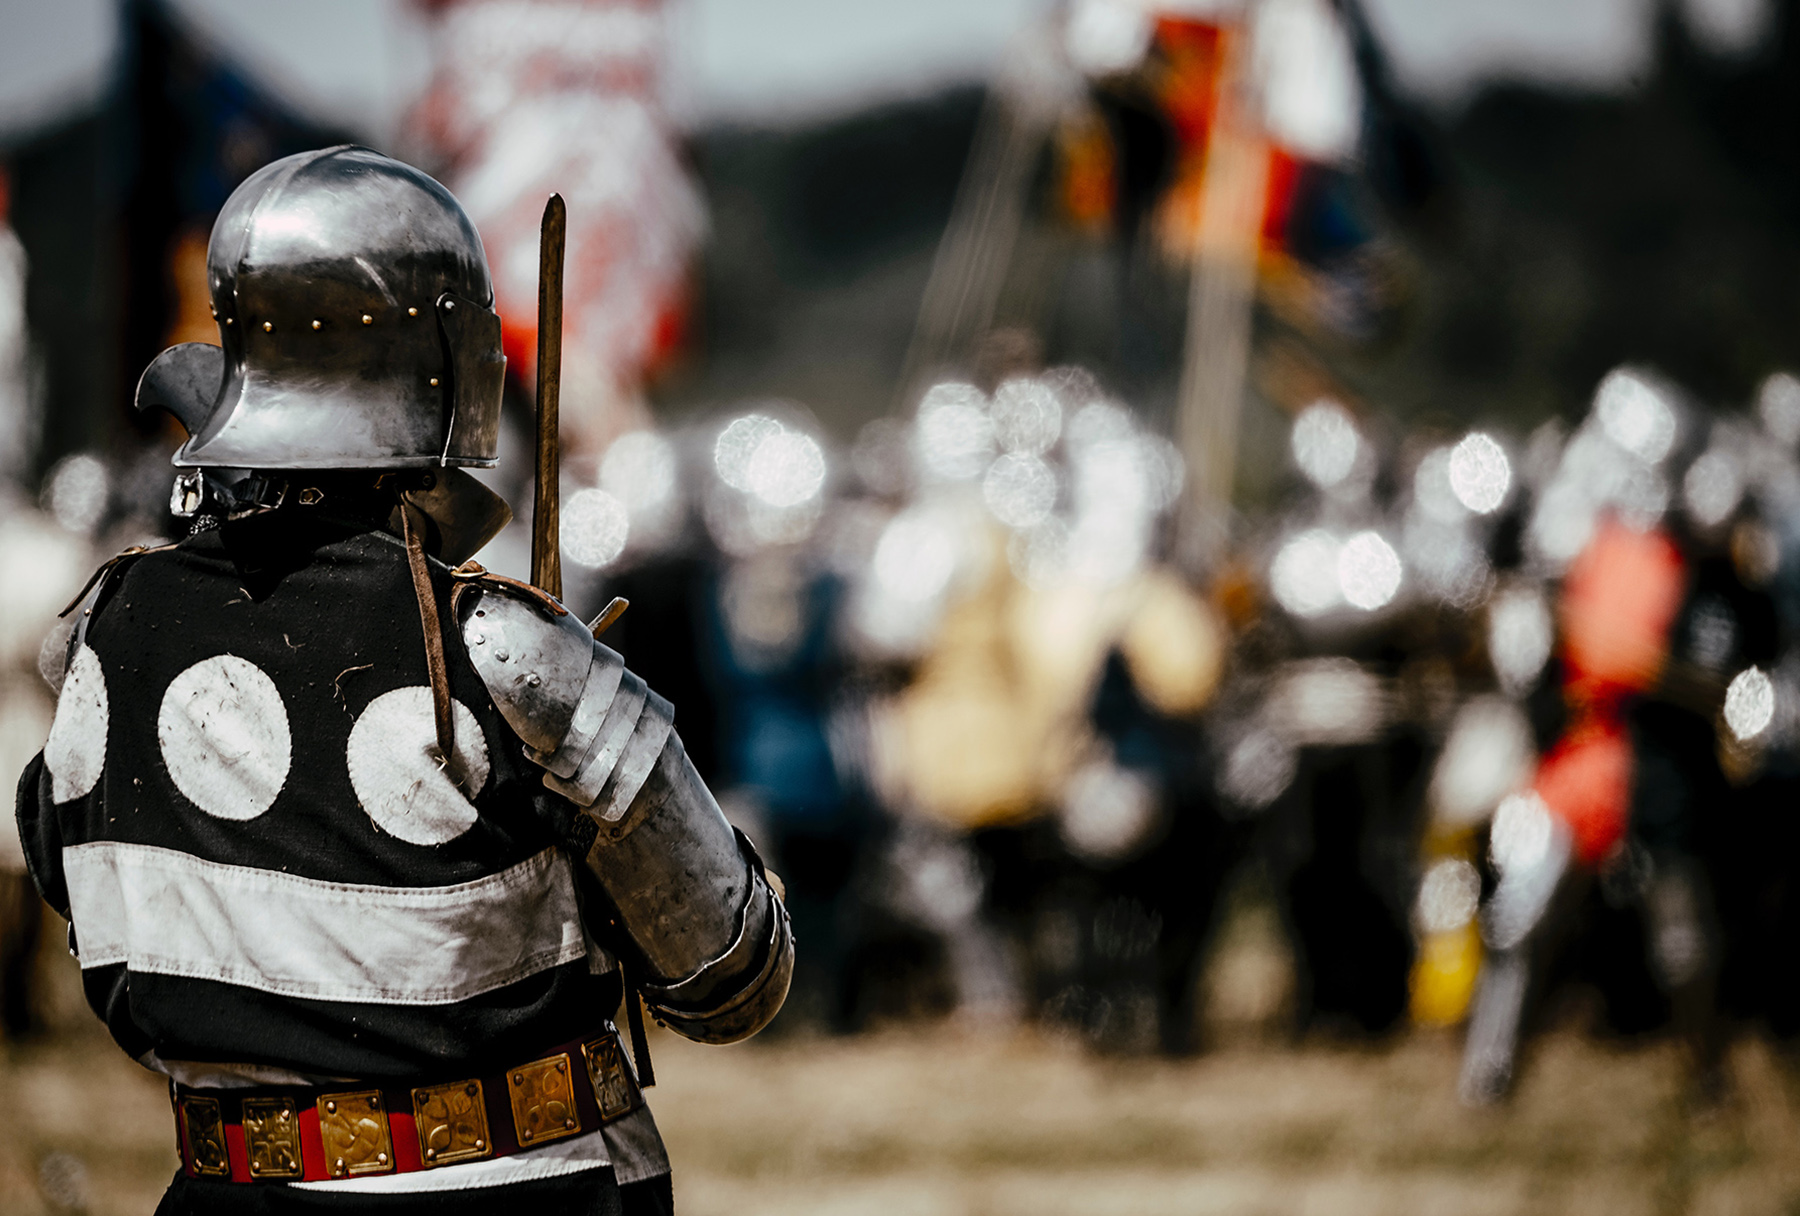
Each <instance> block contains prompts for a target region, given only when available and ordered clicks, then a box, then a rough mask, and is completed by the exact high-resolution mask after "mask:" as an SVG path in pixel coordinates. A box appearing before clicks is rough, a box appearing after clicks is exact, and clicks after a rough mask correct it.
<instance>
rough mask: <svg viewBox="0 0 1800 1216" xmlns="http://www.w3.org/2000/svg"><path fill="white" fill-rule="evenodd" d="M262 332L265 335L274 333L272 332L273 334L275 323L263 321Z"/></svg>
mask: <svg viewBox="0 0 1800 1216" xmlns="http://www.w3.org/2000/svg"><path fill="white" fill-rule="evenodd" d="M263 332H264V333H265V334H272V333H274V332H275V322H273V321H264V322H263Z"/></svg>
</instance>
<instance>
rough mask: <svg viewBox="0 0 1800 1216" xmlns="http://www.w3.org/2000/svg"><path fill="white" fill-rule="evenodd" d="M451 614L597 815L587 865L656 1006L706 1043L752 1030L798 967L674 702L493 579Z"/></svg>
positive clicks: (782, 919)
mask: <svg viewBox="0 0 1800 1216" xmlns="http://www.w3.org/2000/svg"><path fill="white" fill-rule="evenodd" d="M458 615H459V617H460V618H461V625H462V631H463V642H464V645H465V646H467V648H468V652H469V658H470V660H471V662H472V663H473V664H474V667H475V670H476V672H477V673H478V674H479V675H480V676H481V678H482V681H483V682H484V683H485V684H486V685H487V689H488V693H489V695H490V696H492V697H493V699H494V705H495V707H496V708H498V709H499V711H500V714H501V716H502V717H504V718H505V719H506V721H507V724H508V725H510V726H511V727H512V728H513V730H514V731H515V732H516V733H517V734H518V736H519V738H520V739H522V740H523V741H524V743H525V754H526V755H527V756H528V757H530V759H531V760H532V761H533V762H535V763H537V764H539V765H542V766H543V768H544V769H545V773H544V784H545V785H546V786H548V787H549V788H550V789H552V790H554V791H556V792H557V793H559V794H561V795H563V796H564V797H566V798H568V799H569V800H570V801H571V802H573V803H574V804H575V805H576V806H577V807H580V808H581V810H582V813H583V814H585V815H586V816H588V818H589V819H590V820H591V821H592V822H593V825H594V828H595V829H596V830H595V832H594V834H593V838H592V844H591V845H590V846H589V847H588V850H587V856H586V861H587V865H588V868H589V869H590V870H592V871H593V873H594V875H595V876H596V877H597V878H598V879H599V880H600V883H601V886H602V887H604V888H605V890H606V893H607V895H608V897H609V898H610V899H611V900H612V904H613V908H614V910H615V911H616V912H617V914H618V921H619V928H620V930H622V931H623V933H624V935H625V937H626V938H627V939H629V944H630V946H631V947H632V950H633V952H634V953H635V954H636V955H637V956H638V958H639V959H640V960H641V963H642V970H643V972H644V974H643V975H642V976H641V977H640V979H641V982H642V985H643V990H644V999H645V1001H646V1002H647V1003H648V1004H649V1005H650V1008H651V1011H652V1012H653V1014H654V1015H655V1016H656V1017H657V1020H658V1021H660V1022H662V1023H663V1024H664V1025H666V1026H668V1027H669V1028H670V1029H672V1030H674V1031H676V1032H677V1033H679V1034H681V1035H683V1036H684V1037H686V1038H690V1039H694V1040H696V1041H698V1042H702V1043H734V1042H736V1041H738V1040H739V1039H745V1038H748V1037H749V1036H751V1035H753V1034H755V1033H756V1032H757V1031H758V1030H761V1029H762V1028H763V1027H764V1026H765V1025H767V1024H768V1022H769V1020H770V1019H771V1018H773V1017H774V1016H775V1013H776V1012H777V1011H778V1010H779V1009H780V1008H781V1003H782V1001H783V999H784V998H785V997H786V996H787V989H788V982H789V980H790V979H791V978H792V975H793V968H794V943H793V934H792V931H791V930H790V928H789V924H788V915H787V909H786V908H785V907H783V906H782V902H781V899H780V898H779V897H778V896H777V895H776V894H775V892H774V891H773V890H772V889H771V888H770V886H769V883H768V880H767V876H766V875H765V873H764V871H763V867H762V863H761V861H760V860H759V859H758V858H757V856H756V851H755V849H754V848H753V847H752V846H751V845H750V842H749V841H748V840H747V839H745V838H744V837H743V836H742V835H741V834H740V833H738V832H737V831H736V830H735V829H733V828H732V826H731V825H730V824H729V823H727V822H726V820H725V816H724V814H723V813H722V812H720V810H719V804H718V803H717V802H716V801H714V799H713V796H712V793H711V791H709V790H708V789H707V788H706V783H705V782H704V781H702V780H701V779H700V774H699V773H698V772H697V771H696V770H695V769H694V765H693V762H692V761H691V760H689V759H688V755H687V750H686V749H685V748H683V747H682V745H681V736H679V735H677V734H676V733H675V731H674V729H673V726H674V710H673V709H672V708H671V707H670V705H669V703H668V702H667V701H665V700H663V699H662V698H661V697H659V696H657V695H656V694H655V693H654V692H651V691H650V690H649V689H648V688H646V687H645V685H644V682H643V681H642V680H640V679H638V677H637V676H635V675H633V674H632V673H631V672H630V671H628V670H626V668H625V663H624V660H623V659H622V658H621V657H620V656H619V655H618V653H617V652H615V651H613V650H611V649H609V648H608V647H606V646H603V645H601V644H600V643H599V642H598V641H596V640H594V638H593V637H592V636H591V635H590V634H589V633H588V631H587V628H586V627H585V626H583V625H582V623H581V622H580V620H579V619H577V618H576V617H574V616H572V615H565V616H553V615H551V613H550V612H549V611H547V610H546V609H544V608H542V607H539V606H538V605H536V604H532V603H529V602H527V601H526V600H524V599H523V598H520V597H518V596H516V595H513V594H510V593H508V592H505V591H500V590H494V589H492V588H488V587H482V588H480V589H478V590H474V591H473V592H472V593H471V594H468V595H466V596H464V597H463V599H462V600H461V602H460V603H459V604H458Z"/></svg>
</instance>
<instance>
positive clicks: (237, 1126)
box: [172, 1023, 644, 1182]
mask: <svg viewBox="0 0 1800 1216" xmlns="http://www.w3.org/2000/svg"><path fill="white" fill-rule="evenodd" d="M172 1096H173V1101H174V1106H175V1133H176V1140H177V1143H178V1145H179V1147H180V1150H181V1164H182V1169H183V1171H184V1172H185V1173H186V1174H188V1176H189V1177H194V1178H221V1179H225V1178H228V1179H230V1180H231V1181H233V1182H301V1181H305V1182H322V1181H326V1180H329V1179H341V1178H354V1177H359V1176H362V1175H366V1174H391V1173H401V1174H404V1173H410V1172H413V1171H416V1170H428V1169H436V1168H439V1167H441V1166H446V1165H456V1164H459V1163H462V1162H466V1161H479V1160H486V1159H489V1158H495V1157H508V1156H512V1155H513V1154H516V1153H523V1152H529V1151H530V1150H532V1149H534V1148H537V1147H539V1146H541V1145H545V1144H552V1143H555V1142H556V1141H558V1140H562V1139H566V1138H567V1137H570V1136H575V1135H579V1134H581V1133H582V1132H588V1131H594V1130H596V1129H597V1128H600V1127H602V1126H604V1125H605V1124H607V1123H611V1122H612V1121H613V1120H615V1119H618V1118H621V1117H623V1116H625V1115H628V1114H630V1113H631V1112H632V1111H634V1110H637V1109H638V1108H639V1107H640V1106H642V1105H643V1104H644V1098H643V1092H642V1090H641V1089H640V1088H639V1086H638V1082H637V1077H636V1076H635V1075H634V1074H633V1072H632V1068H631V1063H630V1061H629V1060H628V1059H627V1057H626V1055H625V1051H624V1048H623V1046H622V1045H621V1044H620V1042H619V1033H618V1031H617V1030H616V1029H615V1028H614V1027H613V1026H612V1025H611V1024H610V1023H608V1025H607V1028H606V1030H605V1032H604V1033H603V1034H601V1035H599V1036H597V1037H595V1038H591V1039H584V1040H576V1041H574V1042H571V1043H566V1044H564V1045H562V1046H561V1047H559V1048H557V1049H555V1050H553V1051H552V1052H550V1053H549V1054H548V1055H545V1056H543V1057H541V1058H539V1059H535V1060H531V1061H528V1062H526V1063H522V1064H517V1065H514V1066H513V1067H512V1068H509V1069H506V1070H505V1071H502V1072H494V1073H489V1074H484V1075H482V1076H476V1077H467V1078H464V1079H462V1080H458V1081H448V1082H444V1083H441V1084H435V1085H415V1086H410V1087H370V1086H366V1085H365V1086H360V1087H359V1086H355V1085H344V1086H334V1087H331V1088H329V1089H327V1088H323V1087H319V1088H306V1087H300V1086H294V1087H286V1088H275V1087H265V1088H257V1089H207V1090H198V1089H187V1088H184V1087H176V1089H175V1091H174V1093H173V1095H172Z"/></svg>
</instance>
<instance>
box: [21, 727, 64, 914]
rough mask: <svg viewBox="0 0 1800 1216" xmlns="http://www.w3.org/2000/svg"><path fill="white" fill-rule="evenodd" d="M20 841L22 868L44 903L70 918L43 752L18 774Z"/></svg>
mask: <svg viewBox="0 0 1800 1216" xmlns="http://www.w3.org/2000/svg"><path fill="white" fill-rule="evenodd" d="M18 823H19V843H20V844H21V845H23V846H24V848H25V869H26V870H27V871H28V872H29V873H30V874H31V881H32V882H34V883H36V884H37V889H38V894H40V895H42V896H43V897H44V902H45V903H47V904H49V905H50V906H51V907H52V908H54V909H56V914H57V915H58V916H61V917H62V918H63V919H64V920H67V919H68V918H69V885H68V883H67V881H65V880H64V878H63V865H62V849H63V842H62V829H61V826H60V825H59V824H58V823H57V819H56V807H55V805H54V804H53V803H52V802H51V800H50V773H49V770H47V769H46V768H45V767H44V753H43V752H39V753H38V754H37V755H36V756H33V757H32V760H31V763H30V764H27V765H26V766H25V771H24V772H23V773H21V774H20V775H19V796H18Z"/></svg>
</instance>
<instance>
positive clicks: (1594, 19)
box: [0, 0, 1771, 139]
mask: <svg viewBox="0 0 1800 1216" xmlns="http://www.w3.org/2000/svg"><path fill="white" fill-rule="evenodd" d="M173 2H174V7H175V9H176V10H177V11H178V12H180V13H182V14H183V15H184V16H186V17H187V18H188V19H189V20H190V21H192V22H193V24H194V26H195V27H196V28H197V29H198V30H200V31H201V32H202V33H203V35H204V36H205V37H207V38H209V39H211V40H213V41H214V42H215V43H216V45H217V46H219V47H220V48H221V49H222V50H224V51H226V52H227V53H229V54H231V55H232V56H234V57H236V58H237V59H239V60H240V61H241V62H242V63H243V64H244V65H245V66H246V67H247V68H249V69H250V70H251V71H252V72H253V73H254V74H256V75H257V76H258V77H259V78H260V79H262V80H264V81H265V82H266V83H267V84H268V85H269V86H270V87H271V88H273V89H274V90H275V92H276V93H277V94H278V95H280V96H282V97H284V98H285V99H287V100H288V101H289V102H290V103H291V104H293V105H295V106H296V107H297V108H299V109H300V110H302V111H303V112H305V113H309V114H312V115H315V116H317V117H318V118H320V119H324V120H327V121H331V122H333V123H337V124H341V125H345V126H348V127H350V128H351V129H353V130H356V131H358V132H359V133H362V134H364V135H365V136H367V137H368V138H371V139H382V138H384V137H385V136H386V135H387V134H388V133H389V132H390V131H391V130H392V127H393V124H394V122H395V120H396V118H397V116H398V115H399V113H400V112H401V110H402V109H403V107H404V106H405V104H406V103H407V101H408V100H409V99H410V97H411V96H412V95H413V93H414V91H415V90H416V89H417V88H418V86H419V84H420V82H421V81H422V79H423V77H424V73H425V70H426V67H427V64H428V62H429V47H428V45H427V42H426V39H425V35H424V31H423V28H422V26H421V25H420V22H419V19H418V17H417V16H416V15H415V13H414V11H413V10H412V8H411V7H410V5H409V4H407V3H406V0H173ZM1054 2H1055V0H854V2H846V0H669V5H670V34H671V37H670V43H671V47H670V61H669V68H670V75H669V91H670V103H671V107H672V108H673V110H674V111H675V113H676V116H677V117H678V119H679V120H680V121H682V122H683V123H684V124H686V125H689V126H699V125H704V124H707V123H710V122H716V121H720V120H727V121H740V122H762V123H780V122H785V121H792V120H795V119H804V118H808V117H814V116H818V115H822V114H829V113H832V112H834V111H842V110H848V109H852V108H855V107H856V106H859V105H862V104H866V103H868V102H871V101H880V100H887V99H892V98H897V97H904V96H908V95H917V94H920V93H924V92H929V91H931V90H933V89H935V88H938V87H941V86H943V85H945V84H950V83H957V82H963V81H975V80H980V79H981V78H982V77H983V76H985V75H986V74H987V73H989V72H990V71H991V70H992V69H993V67H994V65H995V64H996V63H997V62H998V61H999V59H1000V57H1001V56H1002V55H1003V54H1004V52H1005V49H1006V46H1007V44H1008V41H1009V40H1010V39H1011V38H1012V37H1013V36H1014V35H1015V34H1016V33H1017V31H1018V30H1019V29H1020V28H1021V26H1022V25H1023V24H1024V23H1025V22H1027V21H1029V20H1030V19H1031V18H1032V17H1033V16H1034V15H1035V14H1037V13H1039V12H1042V11H1044V10H1045V9H1046V8H1048V7H1050V6H1051V5H1052V4H1053V3H1054ZM1679 3H1680V7H1681V8H1682V9H1683V11H1684V12H1685V13H1686V14H1687V16H1688V20H1689V23H1690V25H1691V26H1693V27H1694V28H1695V29H1696V31H1697V32H1698V33H1699V34H1700V35H1701V36H1702V39H1703V41H1704V42H1705V43H1706V44H1708V45H1712V46H1714V47H1716V48H1718V49H1719V50H1720V51H1721V52H1722V53H1730V52H1731V51H1732V50H1733V49H1734V48H1735V47H1739V46H1742V45H1744V44H1746V43H1748V42H1751V41H1753V40H1754V39H1755V37H1756V36H1757V34H1758V33H1759V31H1760V30H1761V29H1762V28H1763V27H1764V26H1766V23H1767V17H1768V13H1769V12H1770V7H1771V0H1679ZM1364 4H1365V6H1366V9H1367V11H1368V13H1369V15H1370V20H1371V22H1372V23H1373V24H1374V26H1375V28H1376V31H1377V33H1378V35H1379V36H1380V38H1381V40H1382V42H1383V43H1384V45H1385V46H1386V48H1387V50H1388V52H1389V54H1390V55H1391V57H1392V58H1393V61H1394V63H1395V66H1396V69H1397V71H1398V74H1399V77H1400V80H1401V82H1402V84H1403V85H1404V86H1406V87H1408V88H1410V89H1412V90H1414V91H1415V92H1418V93H1420V94H1421V95H1424V96H1427V97H1430V98H1432V99H1434V100H1437V101H1440V102H1444V103H1449V104H1453V103H1454V102H1455V101H1457V100H1458V99H1460V98H1462V97H1465V96H1467V95H1468V94H1469V93H1470V92H1471V91H1472V90H1473V89H1474V88H1475V87H1477V86H1478V85H1479V84H1481V83H1483V82H1486V81H1491V80H1499V79H1523V80H1533V81H1540V82H1546V83H1552V84H1559V85H1562V86H1564V87H1569V88H1578V89H1603V90H1616V89H1621V88H1628V87H1630V85H1631V82H1632V81H1633V79H1634V78H1635V77H1637V76H1638V75H1639V74H1641V73H1642V71H1643V69H1644V68H1645V66H1646V64H1647V60H1648V55H1649V46H1650V41H1649V40H1650V27H1651V19H1652V15H1653V13H1654V11H1655V7H1656V4H1657V0H1364ZM114 13H115V3H114V0H0V139H5V138H11V137H16V136H17V135H18V134H19V133H21V132H24V131H29V130H30V129H32V128H34V127H37V126H39V125H42V124H43V123H44V122H46V121H51V120H54V119H55V118H57V117H59V116H62V115H65V114H69V113H73V112H74V111H76V110H78V109H79V108H81V107H82V106H83V105H86V104H89V103H91V101H92V99H93V98H94V97H95V96H97V94H98V92H99V91H100V89H101V88H102V87H103V85H104V81H105V79H106V73H107V67H108V64H109V62H110V58H111V56H112V54H113V52H114V50H115V49H116V44H117V32H116V28H115V26H116V23H115V17H114Z"/></svg>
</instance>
